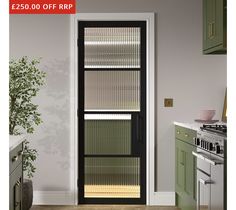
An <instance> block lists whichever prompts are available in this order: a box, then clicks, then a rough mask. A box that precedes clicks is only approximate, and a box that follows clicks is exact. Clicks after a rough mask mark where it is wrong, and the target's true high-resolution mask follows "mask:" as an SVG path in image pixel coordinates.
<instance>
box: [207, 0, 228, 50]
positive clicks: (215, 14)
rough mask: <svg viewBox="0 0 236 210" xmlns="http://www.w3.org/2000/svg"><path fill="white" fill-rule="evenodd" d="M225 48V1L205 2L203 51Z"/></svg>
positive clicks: (208, 0) (211, 0)
mask: <svg viewBox="0 0 236 210" xmlns="http://www.w3.org/2000/svg"><path fill="white" fill-rule="evenodd" d="M224 47H225V46H224V0H203V50H204V52H205V53H208V52H209V53H211V52H213V51H214V50H220V48H222V49H223V48H224Z"/></svg>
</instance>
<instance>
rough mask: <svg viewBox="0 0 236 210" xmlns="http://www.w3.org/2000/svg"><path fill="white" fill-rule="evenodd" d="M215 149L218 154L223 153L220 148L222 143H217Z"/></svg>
mask: <svg viewBox="0 0 236 210" xmlns="http://www.w3.org/2000/svg"><path fill="white" fill-rule="evenodd" d="M215 150H216V154H220V153H221V149H220V145H219V144H217V145H216V146H215Z"/></svg>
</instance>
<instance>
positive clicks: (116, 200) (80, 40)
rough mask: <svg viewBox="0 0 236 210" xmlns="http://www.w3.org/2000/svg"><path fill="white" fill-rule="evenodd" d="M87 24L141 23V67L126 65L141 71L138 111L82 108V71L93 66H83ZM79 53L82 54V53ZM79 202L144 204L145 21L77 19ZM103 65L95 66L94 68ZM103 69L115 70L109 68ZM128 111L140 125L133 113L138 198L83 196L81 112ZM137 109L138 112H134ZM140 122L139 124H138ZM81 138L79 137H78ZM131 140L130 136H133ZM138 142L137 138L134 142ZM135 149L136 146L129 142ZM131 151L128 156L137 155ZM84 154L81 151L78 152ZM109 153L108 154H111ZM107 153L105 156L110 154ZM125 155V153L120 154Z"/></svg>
mask: <svg viewBox="0 0 236 210" xmlns="http://www.w3.org/2000/svg"><path fill="white" fill-rule="evenodd" d="M87 27H140V29H141V45H140V46H141V49H140V57H141V67H140V68H133V69H125V70H126V71H140V78H141V80H140V86H141V87H140V91H141V92H140V95H141V96H140V112H129V111H127V112H118V111H115V112H91V111H90V112H89V111H85V110H84V72H85V71H89V70H92V69H87V68H86V69H85V68H84V28H87ZM81 55H82V56H81ZM78 63H79V65H78V151H79V154H78V163H79V166H78V175H79V177H78V204H146V72H147V71H146V21H78ZM96 70H97V71H101V70H104V69H97V68H96V69H94V71H96ZM105 70H112V71H117V70H118V69H115V68H111V69H105ZM89 113H93V114H96V113H97V114H109V113H112V114H131V115H132V116H135V117H136V118H139V122H140V123H139V125H135V124H136V123H134V119H133V117H132V135H135V133H136V134H137V135H141V136H142V137H141V141H139V143H140V144H142V145H140V146H139V148H142V150H141V151H140V150H139V151H138V152H139V156H138V157H140V172H142V173H140V177H141V178H140V187H141V191H140V194H141V197H140V198H85V197H84V157H85V155H84V115H85V114H89ZM137 113H139V114H137ZM137 126H139V127H137ZM140 132H141V133H140ZM81 140H82V141H81ZM132 140H133V138H132ZM136 143H137V142H136ZM133 147H134V150H135V151H136V152H137V148H138V146H137V145H135V144H133V143H132V148H133ZM133 153H135V152H133V151H132V152H131V155H130V156H129V157H135V156H136V157H137V155H135V154H133ZM81 154H83V155H81ZM110 156H111V155H110ZM110 156H108V157H110ZM120 157H125V155H120Z"/></svg>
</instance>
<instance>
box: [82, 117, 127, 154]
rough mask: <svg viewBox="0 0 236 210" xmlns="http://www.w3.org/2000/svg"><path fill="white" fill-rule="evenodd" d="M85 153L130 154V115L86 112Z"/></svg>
mask: <svg viewBox="0 0 236 210" xmlns="http://www.w3.org/2000/svg"><path fill="white" fill-rule="evenodd" d="M85 154H87V155H88V154H97V155H98V154H106V155H109V154H110V155H118V154H120V155H122V154H125V155H129V154H131V115H130V114H125V115H118V114H116V115H115V114H86V115H85Z"/></svg>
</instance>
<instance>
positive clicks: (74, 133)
mask: <svg viewBox="0 0 236 210" xmlns="http://www.w3.org/2000/svg"><path fill="white" fill-rule="evenodd" d="M79 20H80V21H82V20H83V21H125V20H126V21H127V20H128V21H146V23H147V25H146V32H147V34H146V38H147V42H146V44H147V45H146V50H147V53H146V56H147V57H146V63H147V64H146V69H147V74H146V140H147V142H146V148H147V149H146V204H147V205H152V204H154V203H155V199H156V196H155V195H156V194H155V187H154V186H155V174H156V173H155V168H156V166H155V164H156V161H155V104H156V102H155V27H154V26H155V14H154V13H77V14H75V15H71V16H70V34H71V40H70V70H71V72H70V107H71V109H70V133H71V137H70V142H71V145H70V153H71V174H70V175H71V179H70V180H71V183H70V187H71V189H72V191H73V198H74V199H73V200H74V204H78V182H77V179H78V141H77V140H78V122H77V116H78V113H77V112H78V111H77V110H78V85H77V84H78V73H77V70H78V59H77V58H78V49H77V40H78V21H79Z"/></svg>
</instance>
